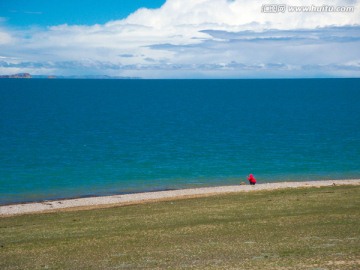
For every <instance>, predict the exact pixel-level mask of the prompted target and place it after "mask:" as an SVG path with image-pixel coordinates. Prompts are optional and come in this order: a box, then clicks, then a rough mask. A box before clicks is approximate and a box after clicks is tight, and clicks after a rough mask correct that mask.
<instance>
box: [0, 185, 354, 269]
mask: <svg viewBox="0 0 360 270" xmlns="http://www.w3.org/2000/svg"><path fill="white" fill-rule="evenodd" d="M0 269H313V270H320V269H360V187H359V186H334V187H326V188H304V189H286V190H278V191H261V192H252V193H238V194H231V195H221V196H211V197H206V198H196V199H185V200H174V201H166V202H158V203H149V204H142V205H133V206H126V207H114V208H108V209H97V210H88V211H76V212H58V213H51V214H33V215H23V216H15V217H7V218H0Z"/></svg>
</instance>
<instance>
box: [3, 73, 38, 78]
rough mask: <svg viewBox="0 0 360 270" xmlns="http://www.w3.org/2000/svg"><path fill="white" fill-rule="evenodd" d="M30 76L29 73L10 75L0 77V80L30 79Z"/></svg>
mask: <svg viewBox="0 0 360 270" xmlns="http://www.w3.org/2000/svg"><path fill="white" fill-rule="evenodd" d="M31 78H32V76H31V75H30V74H29V73H18V74H12V75H0V79H31Z"/></svg>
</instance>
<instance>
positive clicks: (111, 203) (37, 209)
mask: <svg viewBox="0 0 360 270" xmlns="http://www.w3.org/2000/svg"><path fill="white" fill-rule="evenodd" d="M334 185H360V179H351V180H320V181H303V182H275V183H265V184H257V185H255V186H250V185H233V186H217V187H199V188H189V189H179V190H166V191H154V192H143V193H132V194H121V195H111V196H101V197H86V198H75V199H64V200H52V201H44V202H34V203H20V204H11V205H3V206H0V217H8V216H16V215H23V214H34V213H49V212H58V211H76V210H90V209H99V208H109V207H115V206H126V205H134V204H143V203H149V202H159V201H166V200H173V199H175V200H176V199H185V198H198V197H208V196H213V195H221V194H229V193H240V192H253V191H262V190H277V189H287V188H306V187H326V186H334Z"/></svg>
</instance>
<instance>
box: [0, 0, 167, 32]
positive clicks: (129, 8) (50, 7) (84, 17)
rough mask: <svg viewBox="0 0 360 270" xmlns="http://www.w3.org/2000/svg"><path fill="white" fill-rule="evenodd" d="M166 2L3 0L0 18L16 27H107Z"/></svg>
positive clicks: (142, 0)
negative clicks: (103, 25) (60, 25)
mask: <svg viewBox="0 0 360 270" xmlns="http://www.w3.org/2000/svg"><path fill="white" fill-rule="evenodd" d="M164 3H165V0H103V1H99V0H86V1H76V0H74V1H67V0H1V1H0V17H3V18H6V20H7V22H6V23H7V24H8V25H9V26H14V27H28V26H35V25H38V26H49V25H59V24H83V25H93V24H104V23H106V22H108V21H110V20H119V19H123V18H126V17H127V16H128V15H129V14H131V13H133V12H134V11H136V10H137V9H139V8H141V7H147V8H159V7H161V5H162V4H164Z"/></svg>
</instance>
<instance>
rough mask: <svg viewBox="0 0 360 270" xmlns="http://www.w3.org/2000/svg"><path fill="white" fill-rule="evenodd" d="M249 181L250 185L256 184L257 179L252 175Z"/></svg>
mask: <svg viewBox="0 0 360 270" xmlns="http://www.w3.org/2000/svg"><path fill="white" fill-rule="evenodd" d="M248 180H249V182H250V183H256V179H255V177H254V175H252V174H250V175H249V177H248Z"/></svg>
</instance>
